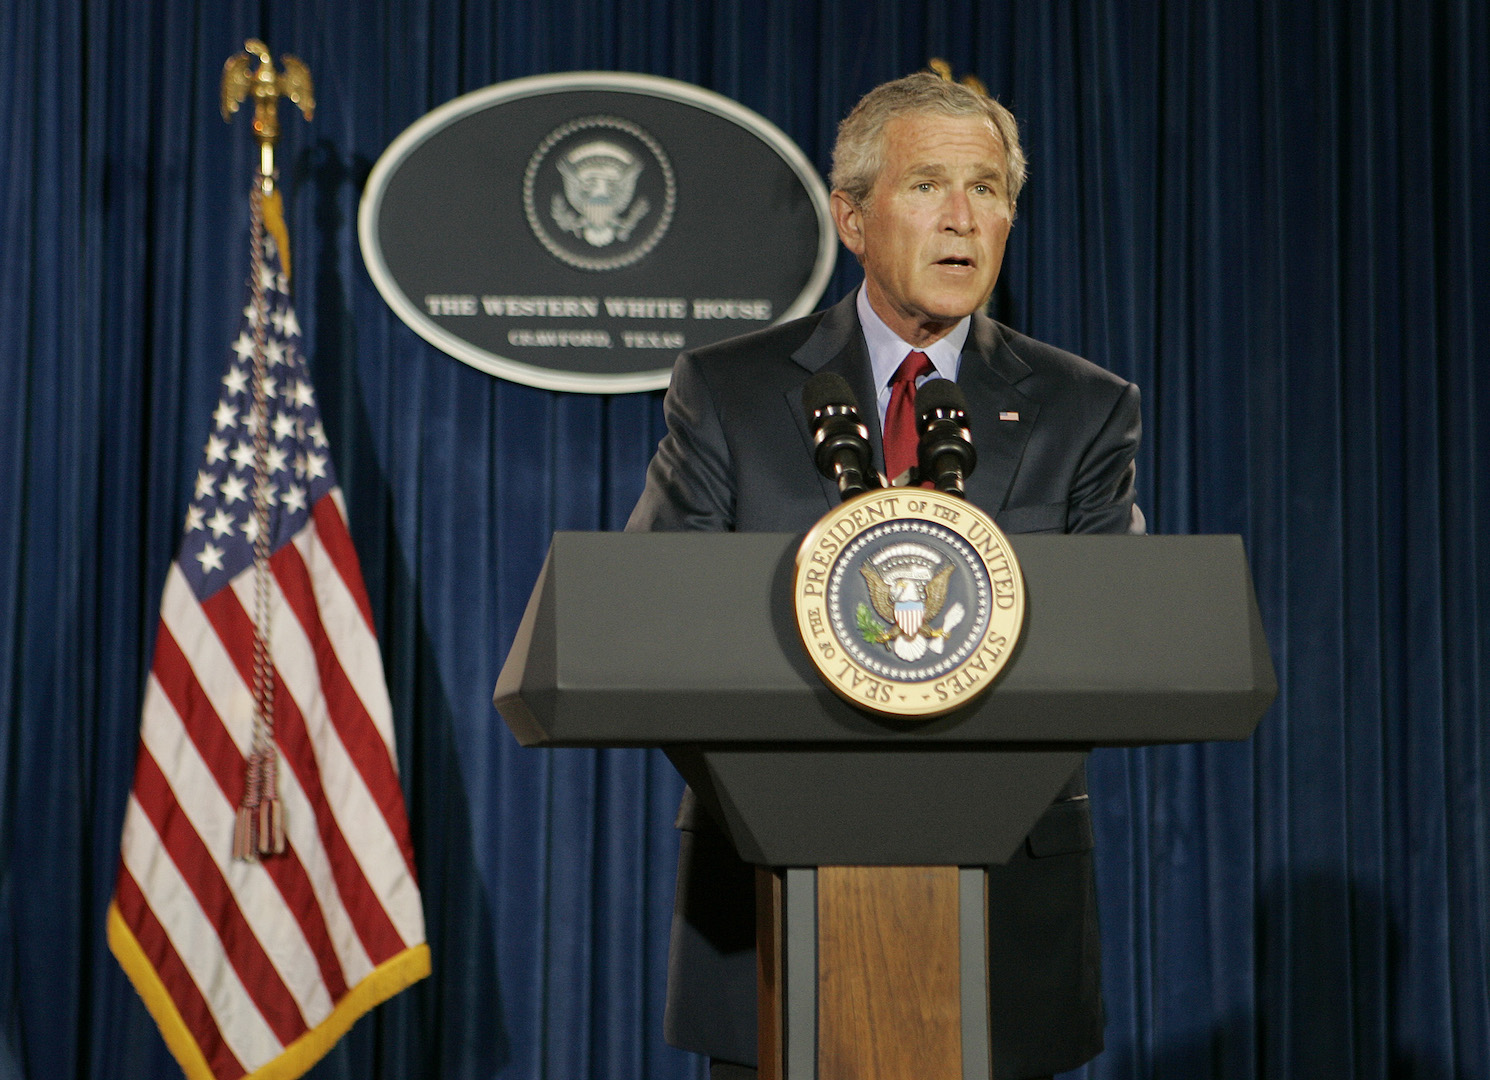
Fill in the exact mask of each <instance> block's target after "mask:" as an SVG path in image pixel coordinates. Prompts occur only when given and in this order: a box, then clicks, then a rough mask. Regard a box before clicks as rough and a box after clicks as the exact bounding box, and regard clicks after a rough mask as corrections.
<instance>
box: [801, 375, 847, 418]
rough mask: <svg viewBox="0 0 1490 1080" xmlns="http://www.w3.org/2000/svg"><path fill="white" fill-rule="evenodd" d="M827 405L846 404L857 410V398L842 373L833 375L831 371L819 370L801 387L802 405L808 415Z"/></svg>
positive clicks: (819, 410)
mask: <svg viewBox="0 0 1490 1080" xmlns="http://www.w3.org/2000/svg"><path fill="white" fill-rule="evenodd" d="M829 405H839V406H844V405H846V406H848V407H849V408H850V409H853V410H854V411H855V412H857V411H858V409H859V399H858V398H856V397H855V396H854V388H853V387H852V386H850V385H849V384H848V380H847V379H845V378H844V377H843V376H842V375H835V374H834V373H833V372H831V371H820V372H818V373H817V374H816V375H814V376H813V377H812V378H810V379H808V380H807V385H806V386H804V387H802V407H803V408H805V409H806V410H807V413H808V415H809V416H810V415H812V414H813V413H817V412H821V411H822V410H823V409H825V408H827V407H828V406H829Z"/></svg>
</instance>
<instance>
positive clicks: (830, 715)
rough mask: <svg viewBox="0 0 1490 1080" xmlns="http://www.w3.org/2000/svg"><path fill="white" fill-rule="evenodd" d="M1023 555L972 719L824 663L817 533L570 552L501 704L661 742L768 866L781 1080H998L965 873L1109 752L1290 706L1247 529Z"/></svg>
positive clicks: (1229, 725) (555, 723)
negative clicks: (1012, 607)
mask: <svg viewBox="0 0 1490 1080" xmlns="http://www.w3.org/2000/svg"><path fill="white" fill-rule="evenodd" d="M1011 540H1012V543H1013V546H1014V549H1015V552H1016V554H1017V555H1018V557H1019V561H1020V563H1021V566H1022V568H1023V571H1024V575H1025V584H1026V590H1027V608H1026V610H1027V616H1026V624H1025V630H1024V633H1023V635H1022V637H1021V640H1020V643H1019V645H1018V646H1017V648H1016V651H1015V655H1014V656H1013V657H1012V658H1011V660H1010V661H1009V664H1008V666H1007V667H1006V668H1005V670H1004V672H1003V673H1002V675H1001V676H1000V678H999V680H998V682H997V683H996V684H995V685H994V687H993V688H992V689H991V690H990V691H988V692H987V693H985V694H984V695H983V696H982V697H980V698H979V699H978V700H977V701H976V702H974V703H973V704H971V705H970V706H967V707H965V708H963V709H961V710H958V711H957V712H954V713H950V714H947V715H945V716H941V717H937V718H935V719H933V720H930V721H925V722H916V723H906V722H899V721H889V720H885V719H883V718H879V717H875V716H872V715H869V714H866V713H864V712H861V711H859V710H858V709H856V708H855V707H853V706H851V705H849V704H848V703H847V702H844V701H843V700H841V699H839V698H838V697H837V696H835V695H834V694H833V693H832V692H831V691H829V690H828V689H827V687H825V686H824V685H823V684H822V683H821V681H820V680H819V679H818V677H817V675H816V673H815V671H814V670H813V669H812V667H811V666H810V664H809V663H808V661H807V658H806V656H805V654H804V652H803V650H802V646H801V644H800V642H799V641H798V639H797V631H796V626H795V620H794V618H793V616H792V612H791V601H790V595H791V589H790V580H791V574H792V564H793V558H794V555H795V550H796V546H797V543H798V541H799V537H796V536H789V535H783V534H705V533H671V534H669V533H649V534H613V533H612V534H602V533H556V534H555V536H554V541H553V544H552V546H551V548H550V550H549V555H548V559H547V561H546V562H545V563H544V567H543V571H542V573H541V574H540V576H539V580H538V583H537V585H536V586H535V587H534V590H533V594H532V597H531V599H530V601H529V604H528V608H527V611H526V612H525V614H524V616H523V621H522V624H521V626H520V627H519V629H518V633H517V636H516V638H515V640H514V642H513V645H512V648H511V650H510V652H509V654H508V657H507V662H506V664H505V665H504V667H503V670H502V674H501V677H500V678H499V680H498V682H497V687H496V691H495V694H494V700H495V703H496V705H497V708H498V709H499V710H500V711H501V713H502V716H503V719H504V720H505V721H506V722H507V724H508V726H509V727H510V728H511V730H512V731H513V733H514V735H516V737H517V738H518V740H519V742H521V743H522V744H523V745H525V746H650V747H660V748H662V749H664V750H665V751H666V752H667V754H668V757H669V759H670V760H671V761H672V762H673V764H674V766H675V767H677V769H678V770H679V772H680V773H682V775H683V777H684V778H685V779H686V780H687V781H688V782H689V784H690V785H691V786H692V787H693V789H694V792H695V794H696V795H697V797H698V799H699V801H700V803H701V804H702V805H703V806H704V807H705V808H706V809H707V810H708V811H709V812H710V813H711V814H712V815H713V816H714V817H715V819H716V820H717V821H718V822H719V823H720V824H721V825H722V826H723V827H724V829H725V830H726V831H727V833H728V834H729V836H730V839H731V840H732V841H733V843H734V845H735V847H736V849H737V850H738V851H739V853H740V855H741V857H742V858H744V859H745V860H746V861H747V862H752V863H755V864H756V865H757V866H759V867H764V868H768V869H766V870H764V871H762V872H761V873H760V874H759V876H758V881H759V891H758V895H759V896H760V897H761V901H762V902H761V903H760V904H758V916H759V921H760V927H759V929H760V935H759V940H760V945H761V949H760V987H761V996H762V1010H761V1049H762V1054H761V1065H762V1076H763V1080H764V1078H766V1077H771V1076H773V1075H774V1076H775V1077H777V1078H778V1080H779V1078H785V1080H813V1078H819V1080H849V1078H852V1080H873V1078H876V1077H885V1078H893V1080H900V1078H901V1077H905V1078H906V1080H941V1078H942V1077H943V1076H945V1077H946V1078H947V1080H973V1078H975V1077H981V1078H986V1077H988V1076H989V1075H990V1071H989V1059H988V1054H989V1050H988V1043H987V1004H986V1003H987V977H986V973H985V972H982V971H979V970H978V967H979V964H980V962H981V958H982V957H983V956H984V955H986V948H985V946H986V943H985V942H984V941H983V934H984V933H986V925H987V924H986V918H985V915H984V911H983V908H982V890H981V878H982V871H981V870H979V869H969V868H979V867H985V866H989V865H993V864H997V863H1002V862H1004V861H1006V860H1007V859H1008V858H1009V856H1010V855H1011V854H1012V853H1013V852H1014V850H1015V849H1016V847H1017V846H1018V845H1019V844H1020V843H1022V842H1023V840H1024V838H1025V836H1026V835H1027V834H1028V833H1029V831H1030V829H1031V827H1032V826H1033V825H1034V824H1035V822H1036V821H1037V820H1038V819H1039V817H1040V815H1041V814H1042V813H1043V812H1044V811H1045V810H1046V808H1047V807H1049V805H1050V803H1051V801H1052V799H1053V798H1054V797H1055V796H1056V795H1057V793H1058V792H1059V791H1060V789H1061V787H1062V786H1063V785H1064V784H1065V782H1066V781H1067V780H1068V779H1069V778H1070V776H1071V774H1072V773H1073V772H1074V771H1075V769H1076V768H1077V767H1078V766H1079V765H1080V764H1081V761H1082V760H1083V758H1084V755H1085V754H1086V752H1087V751H1089V750H1090V749H1092V748H1093V747H1096V746H1134V745H1144V744H1153V743H1174V742H1192V741H1197V740H1207V739H1244V738H1246V737H1248V736H1249V735H1250V734H1251V733H1252V730H1253V728H1254V727H1255V726H1256V724H1257V721H1258V720H1259V719H1260V718H1261V716H1262V714H1263V712H1264V711H1265V710H1266V709H1267V707H1268V705H1269V704H1271V702H1272V700H1273V698H1274V697H1275V696H1276V694H1277V680H1276V678H1275V676H1274V673H1273V668H1272V663H1271V661H1270V659H1269V657H1268V652H1267V643H1266V641H1265V640H1264V638H1263V633H1262V626H1261V620H1260V618H1259V616H1258V612H1257V605H1256V600H1255V598H1254V596H1253V591H1252V583H1251V577H1250V575H1249V573H1248V571H1247V564H1246V558H1245V555H1244V553H1243V550H1242V544H1241V540H1240V538H1239V537H1235V536H1194V537H1167V536H1152V537H1127V536H1095V537H1092V536H1043V535H1042V536H1014V537H1012V538H1011ZM954 894H955V897H956V899H955V909H956V913H957V914H956V918H955V920H954V919H953V918H952V917H951V914H950V913H951V912H952V910H953V907H954V904H953V901H952V900H951V899H949V898H950V897H952V896H953V895H954ZM954 922H955V924H956V929H955V930H954V929H952V927H951V924H952V923H954ZM954 937H955V939H956V944H955V946H954V945H952V944H951V942H952V941H953V938H954ZM994 947H995V948H996V947H997V943H994ZM953 957H955V961H956V962H955V964H954V963H953V959H951V958H953ZM954 971H955V977H953V975H952V974H951V973H952V972H954ZM906 987H910V989H909V990H907V989H906ZM980 1002H981V1005H980ZM980 1030H981V1032H982V1036H981V1042H980V1041H979V1034H978V1032H979V1031H980ZM979 1055H982V1056H981V1057H980V1056H979ZM906 1070H910V1071H906ZM944 1070H945V1071H944Z"/></svg>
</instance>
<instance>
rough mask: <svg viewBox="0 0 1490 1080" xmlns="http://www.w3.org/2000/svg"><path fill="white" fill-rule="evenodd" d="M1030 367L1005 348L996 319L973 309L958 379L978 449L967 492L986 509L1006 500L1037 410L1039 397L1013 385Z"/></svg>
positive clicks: (995, 510) (1000, 506)
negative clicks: (975, 466)
mask: <svg viewBox="0 0 1490 1080" xmlns="http://www.w3.org/2000/svg"><path fill="white" fill-rule="evenodd" d="M1029 372H1030V369H1029V366H1028V365H1027V364H1025V362H1024V361H1023V360H1021V359H1019V357H1017V356H1016V355H1014V351H1013V350H1012V349H1010V348H1009V345H1008V343H1007V342H1006V341H1005V340H1004V336H1003V334H1002V333H1001V332H1000V330H999V327H998V324H997V323H995V322H994V321H993V320H992V319H989V318H987V317H986V316H984V315H983V314H982V313H981V312H980V313H977V314H974V315H973V325H972V329H971V330H970V331H969V333H968V336H967V343H966V344H965V345H963V347H962V362H961V364H960V366H959V368H958V372H957V385H958V386H959V387H961V388H962V393H963V395H964V396H965V397H966V398H967V408H968V422H969V427H971V429H972V433H973V445H974V446H975V447H976V448H977V450H978V466H977V468H975V469H974V470H973V475H972V476H970V477H969V478H968V480H967V497H968V501H969V502H971V503H972V504H973V505H975V506H977V507H979V508H980V509H982V510H983V511H985V512H986V513H989V514H996V513H998V512H999V510H1001V509H1003V507H1004V504H1005V502H1006V501H1007V500H1008V497H1009V489H1010V487H1011V486H1012V485H1013V483H1014V475H1015V473H1017V472H1018V471H1019V463H1020V462H1021V461H1022V460H1023V458H1024V449H1025V447H1026V446H1027V445H1028V444H1029V440H1030V434H1031V432H1032V431H1033V430H1034V426H1035V418H1036V417H1037V416H1038V415H1039V413H1040V403H1039V402H1037V401H1036V400H1035V399H1034V398H1030V397H1026V396H1025V395H1024V394H1022V393H1020V392H1019V390H1018V389H1016V386H1015V384H1017V383H1018V382H1019V381H1020V380H1022V379H1023V378H1024V377H1025V376H1026V375H1028V374H1029ZM1000 417H1003V419H1000Z"/></svg>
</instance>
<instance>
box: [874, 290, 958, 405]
mask: <svg viewBox="0 0 1490 1080" xmlns="http://www.w3.org/2000/svg"><path fill="white" fill-rule="evenodd" d="M854 303H855V306H856V308H857V309H858V312H859V326H860V327H861V328H862V329H863V331H864V343H865V345H867V346H868V347H869V369H870V371H871V372H872V373H873V375H874V389H875V393H876V394H877V395H878V396H879V411H880V420H881V421H882V422H883V421H884V418H885V407H886V406H887V405H889V403H890V380H891V378H893V377H894V375H895V369H896V368H898V367H900V364H901V361H903V360H904V359H905V354H906V353H908V352H910V351H911V350H912V349H914V348H915V346H914V345H911V344H908V343H907V342H904V341H902V340H901V339H900V337H899V336H898V335H897V334H896V333H895V331H894V330H891V329H890V328H889V327H888V326H886V325H885V320H884V319H881V318H880V317H879V315H878V313H876V312H875V310H874V308H873V307H872V306H871V305H870V303H869V296H868V293H867V290H866V289H865V288H864V287H863V286H862V285H861V286H860V287H859V295H858V297H857V299H856V300H855V302H854ZM972 325H973V317H972V316H971V315H968V316H966V317H964V318H963V320H962V321H961V322H959V323H958V324H957V325H956V326H954V327H952V329H951V331H950V332H949V333H948V334H947V335H946V336H945V337H942V338H939V339H938V340H936V341H934V342H932V343H931V344H930V345H927V346H925V347H924V348H922V349H921V350H920V351H921V352H923V353H925V354H926V355H927V356H928V357H929V358H930V360H931V364H932V366H933V367H934V368H936V374H937V375H939V376H941V377H942V378H943V379H951V380H952V381H953V382H956V381H957V370H958V366H959V365H960V363H961V361H962V346H963V345H964V344H966V342H967V335H968V331H969V330H971V329H972ZM928 377H930V376H928ZM921 382H925V379H922V380H921ZM917 385H919V383H918V384H917Z"/></svg>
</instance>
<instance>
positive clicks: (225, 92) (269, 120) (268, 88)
mask: <svg viewBox="0 0 1490 1080" xmlns="http://www.w3.org/2000/svg"><path fill="white" fill-rule="evenodd" d="M243 47H244V49H246V50H247V51H246V52H241V53H236V54H234V55H233V56H230V57H228V62H227V63H226V64H224V65H223V68H222V118H223V119H224V120H231V119H232V118H233V114H234V113H236V112H237V111H238V106H239V105H241V104H243V102H244V101H246V100H248V98H249V96H250V95H252V97H253V99H254V121H253V127H254V139H255V140H257V142H258V144H259V160H260V169H259V171H260V172H261V173H262V174H263V178H264V184H265V191H268V190H270V189H271V188H272V187H273V183H274V144H275V143H276V142H278V141H279V99H280V98H282V97H284V98H289V99H290V100H291V101H293V102H294V103H295V104H296V105H299V106H300V111H301V112H302V113H304V114H305V118H306V119H307V120H309V119H310V118H311V117H312V116H314V115H315V111H316V98H315V87H314V86H313V85H312V83H311V80H310V69H309V68H307V67H306V66H305V64H304V63H302V62H301V61H300V59H299V58H298V57H295V56H291V55H289V54H288V53H286V54H285V56H284V58H283V59H284V65H285V69H284V71H283V72H281V73H276V72H275V70H274V61H273V60H272V59H271V57H270V55H269V48H268V46H266V45H265V44H264V43H263V42H262V41H260V40H258V39H257V38H249V39H248V40H247V41H245V42H244V43H243ZM250 53H251V54H252V55H249V54H250ZM255 58H257V60H258V68H257V69H255V68H254V60H255Z"/></svg>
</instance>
